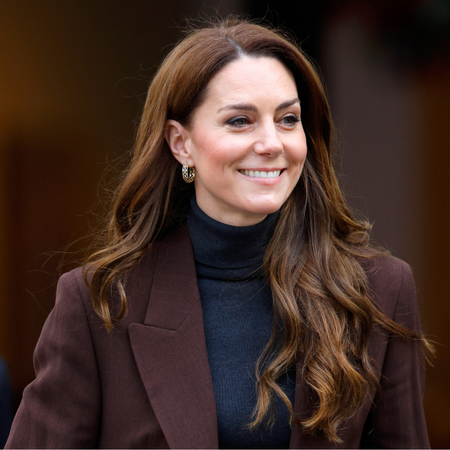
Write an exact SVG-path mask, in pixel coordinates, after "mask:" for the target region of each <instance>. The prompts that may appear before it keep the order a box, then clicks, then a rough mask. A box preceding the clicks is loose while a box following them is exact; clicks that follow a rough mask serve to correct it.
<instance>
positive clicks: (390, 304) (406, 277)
mask: <svg viewBox="0 0 450 450" xmlns="http://www.w3.org/2000/svg"><path fill="white" fill-rule="evenodd" d="M362 266H363V268H364V270H365V272H366V275H367V278H368V282H369V290H370V294H371V296H372V299H373V301H374V302H375V303H376V304H377V305H378V306H379V307H380V308H381V309H382V311H383V312H384V313H385V314H386V315H387V316H388V317H390V318H394V316H395V315H396V314H397V313H398V312H399V310H403V309H405V308H406V310H416V309H417V305H416V286H415V282H414V276H413V272H412V270H411V267H410V266H409V264H407V263H406V262H405V261H403V260H401V259H399V258H396V257H394V256H391V255H380V256H376V257H374V258H370V259H368V260H365V261H364V262H363V263H362Z"/></svg>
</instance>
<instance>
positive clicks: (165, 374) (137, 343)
mask: <svg viewBox="0 0 450 450" xmlns="http://www.w3.org/2000/svg"><path fill="white" fill-rule="evenodd" d="M151 252H152V253H153V258H154V265H153V274H152V273H147V274H146V276H147V277H149V278H151V279H152V280H153V281H152V287H151V291H150V294H149V301H148V308H147V312H146V315H145V319H144V324H138V323H133V324H130V326H129V334H130V341H131V346H132V349H133V353H134V356H135V359H136V362H137V366H138V369H139V372H140V375H141V378H142V381H143V383H144V387H145V389H146V391H147V394H148V397H149V399H150V403H151V405H152V408H153V410H154V412H155V415H156V417H157V419H158V422H159V424H160V426H161V429H162V431H163V433H164V435H165V437H166V440H167V442H168V444H169V447H170V448H217V447H218V435H217V419H216V406H215V400H214V392H213V386H212V381H211V374H210V369H209V364H208V357H207V353H206V343H205V337H204V329H203V317H202V309H201V304H200V296H199V293H198V288H197V277H196V274H195V264H194V256H193V251H192V245H191V242H190V239H189V234H188V231H187V229H186V228H181V229H179V230H176V231H175V232H173V233H171V234H170V235H169V236H167V237H166V238H165V239H164V240H163V241H161V242H158V243H157V244H154V246H153V248H152V249H151ZM140 281H141V282H142V283H143V284H145V283H146V282H147V283H148V278H147V280H140ZM133 284H134V283H133Z"/></svg>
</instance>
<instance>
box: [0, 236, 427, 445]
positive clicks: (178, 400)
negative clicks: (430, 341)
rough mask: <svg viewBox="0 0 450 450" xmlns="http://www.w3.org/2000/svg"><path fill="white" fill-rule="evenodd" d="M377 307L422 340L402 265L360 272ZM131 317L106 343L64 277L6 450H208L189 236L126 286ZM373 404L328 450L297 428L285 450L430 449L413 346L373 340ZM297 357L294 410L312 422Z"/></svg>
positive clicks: (210, 418) (77, 283) (79, 291)
mask: <svg viewBox="0 0 450 450" xmlns="http://www.w3.org/2000/svg"><path fill="white" fill-rule="evenodd" d="M367 273H368V276H369V280H370V286H371V289H372V291H373V294H374V300H375V301H376V302H377V303H378V304H379V305H380V306H381V307H382V309H383V310H384V311H385V313H386V314H387V315H388V316H389V317H391V318H393V319H394V320H396V321H397V322H399V323H401V324H403V325H405V326H406V327H408V328H411V329H419V317H418V312H417V306H416V300H415V288H414V281H413V278H412V274H411V270H410V268H409V266H408V265H407V264H405V263H404V262H402V261H400V260H398V259H395V258H393V257H380V258H377V259H376V260H374V261H372V262H370V264H369V266H368V267H367ZM126 290H127V295H128V299H129V311H128V314H127V315H126V317H125V318H124V319H123V320H122V321H120V322H119V323H118V324H117V325H116V329H115V330H114V331H113V332H111V333H108V332H107V331H106V330H105V328H104V327H103V325H102V322H101V321H100V320H99V318H98V317H97V316H96V314H95V313H94V311H93V309H92V306H91V300H90V298H89V292H88V289H87V288H86V285H85V283H84V282H83V279H82V274H81V270H80V269H76V270H74V271H72V272H70V273H67V274H65V275H64V276H62V277H61V280H60V282H59V284H58V289H57V294H56V304H55V307H54V309H53V311H52V312H51V314H50V316H49V317H48V319H47V321H46V323H45V325H44V328H43V330H42V334H41V337H40V339H39V342H38V344H37V347H36V351H35V356H34V364H35V369H36V380H35V381H33V382H32V383H31V384H30V385H29V386H28V387H27V388H26V389H25V391H24V394H23V399H22V403H21V405H20V407H19V410H18V412H17V415H16V417H15V420H14V424H13V427H12V430H11V434H10V436H9V440H8V442H7V447H8V448H43V447H47V448H67V447H70V448H82V447H90V448H92V447H101V448H133V447H142V448H143V447H149V448H217V446H218V437H217V423H216V411H215V402H214V395H213V387H212V382H211V376H210V370H209V367H208V359H207V353H206V345H205V337H204V331H203V321H202V308H201V303H200V297H199V293H198V289H197V282H196V274H195V265H194V257H193V252H192V246H191V243H190V239H189V235H188V232H187V230H186V229H180V230H177V231H176V232H174V233H172V234H171V235H169V236H168V237H167V238H165V239H164V240H163V241H162V242H159V243H156V244H154V246H153V247H152V249H151V251H149V252H148V253H147V254H146V255H145V257H144V258H143V260H142V261H141V262H140V263H139V264H138V265H137V266H136V267H135V268H134V269H133V270H132V272H131V273H130V275H129V277H128V281H127V283H126ZM370 354H371V356H372V357H373V358H374V359H375V361H376V362H377V365H378V367H379V368H381V369H382V375H380V382H381V385H382V388H383V390H382V394H381V396H376V397H375V398H374V399H368V400H367V401H366V402H365V404H364V406H363V408H362V409H361V411H360V412H359V413H358V414H357V415H356V416H355V417H353V418H352V419H351V420H349V421H348V423H347V424H346V425H345V427H344V428H343V429H342V431H341V432H340V436H341V438H342V440H343V444H341V445H340V446H336V445H334V444H332V443H331V442H329V441H328V440H327V439H326V438H325V437H324V435H323V434H321V433H319V434H318V435H317V436H315V437H312V436H308V435H306V434H303V433H302V429H301V427H300V426H299V425H294V426H293V429H292V436H291V444H290V447H291V448H328V447H331V448H334V447H343V448H357V447H376V448H381V447H395V448H424V447H429V443H428V437H427V431H426V426H425V419H424V414H423V408H422V395H423V387H424V363H423V358H422V356H421V354H420V351H419V348H418V345H417V344H416V343H414V342H411V341H408V342H406V341H405V340H403V339H401V338H398V337H396V338H388V337H386V336H384V335H382V334H381V333H380V332H379V331H374V332H373V334H372V336H371V340H370ZM301 373H302V358H301V355H299V359H298V369H297V390H296V393H295V404H294V410H295V413H296V415H297V416H298V417H299V418H306V417H308V415H309V414H310V412H311V408H312V406H313V405H312V401H311V398H310V394H309V393H308V391H307V390H306V388H305V386H304V385H303V384H302V376H301Z"/></svg>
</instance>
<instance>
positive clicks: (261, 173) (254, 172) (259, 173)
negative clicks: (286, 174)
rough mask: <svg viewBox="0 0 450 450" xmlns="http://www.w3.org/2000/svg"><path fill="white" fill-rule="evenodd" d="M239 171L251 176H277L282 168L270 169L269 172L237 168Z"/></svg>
mask: <svg viewBox="0 0 450 450" xmlns="http://www.w3.org/2000/svg"><path fill="white" fill-rule="evenodd" d="M239 172H240V173H242V174H243V175H246V176H247V177H251V178H277V177H279V176H280V174H281V172H282V170H272V171H270V172H266V171H264V170H239Z"/></svg>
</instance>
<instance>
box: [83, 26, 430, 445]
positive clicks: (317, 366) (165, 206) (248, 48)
mask: <svg viewBox="0 0 450 450" xmlns="http://www.w3.org/2000/svg"><path fill="white" fill-rule="evenodd" d="M245 55H248V56H252V57H270V58H276V59H277V60H279V61H281V62H282V63H283V64H284V65H285V66H286V67H287V68H288V69H289V70H290V71H291V72H292V74H293V76H294V78H295V82H296V86H297V90H298V94H299V97H300V101H301V105H302V113H301V115H302V124H303V127H304V130H305V133H306V138H307V146H308V153H307V157H306V161H305V165H304V169H303V173H302V176H301V178H300V180H299V182H298V183H297V186H296V187H295V188H294V190H293V192H292V194H291V195H290V197H289V198H288V200H287V201H286V202H285V204H284V205H283V207H282V210H281V213H280V217H279V219H278V222H277V225H276V228H275V231H274V235H273V237H272V239H271V241H270V243H269V245H268V248H267V250H266V252H265V256H264V269H265V273H266V277H267V280H268V282H269V284H270V287H271V290H272V294H273V304H274V311H275V323H274V331H273V334H272V337H271V340H270V342H269V343H268V344H267V346H266V348H265V350H264V352H263V354H262V355H261V357H260V359H259V361H258V365H257V380H258V397H257V405H256V407H255V410H254V414H253V417H252V421H251V423H250V424H249V425H248V426H249V427H250V428H254V427H256V426H259V425H260V424H261V423H262V422H264V421H265V420H266V419H267V420H268V423H269V424H270V422H271V420H273V415H274V411H273V395H274V394H275V395H278V396H280V397H281V398H282V399H283V401H284V402H285V404H286V405H287V407H288V408H289V410H290V412H291V423H292V422H296V421H298V419H297V418H295V417H294V413H293V408H292V404H291V402H290V401H289V399H288V397H287V396H286V394H285V393H284V392H283V391H282V390H281V389H280V387H279V386H278V384H277V379H278V378H279V377H280V375H281V374H283V372H285V371H286V370H287V369H288V368H289V367H291V366H292V365H293V364H295V362H296V358H297V356H298V355H299V352H302V353H303V355H304V365H303V374H302V375H303V380H304V382H305V383H306V385H307V386H308V387H309V389H310V390H311V393H312V395H313V396H315V398H316V400H317V401H316V407H315V409H314V410H313V412H312V415H311V416H310V417H309V418H307V420H304V421H303V422H301V423H302V425H303V429H304V431H306V432H311V433H314V432H316V431H318V430H322V431H323V432H324V433H325V434H326V436H327V437H328V438H329V439H330V440H332V441H334V442H339V441H340V440H339V437H338V435H337V431H338V430H339V426H340V425H341V424H342V423H343V421H345V420H346V419H348V418H349V417H351V416H352V415H353V414H354V413H355V412H357V411H358V410H359V408H360V407H361V405H362V403H363V401H364V400H365V398H366V396H367V395H368V394H369V393H371V392H373V391H374V390H376V389H377V388H378V387H379V384H378V381H377V377H376V376H375V372H374V368H373V367H372V365H371V362H370V358H369V355H368V350H367V346H368V339H369V335H370V333H371V330H372V329H373V326H374V324H379V325H381V326H382V327H384V328H385V329H387V330H388V331H390V332H393V333H395V334H398V335H401V336H403V337H415V338H419V339H422V338H421V336H417V335H416V334H415V333H414V332H411V331H408V330H406V329H404V328H402V327H401V326H400V325H397V324H396V323H395V322H393V321H392V320H390V319H388V318H387V317H386V316H384V315H383V313H382V312H380V311H379V310H378V308H377V307H376V306H375V305H374V303H373V302H372V301H371V299H370V296H369V289H368V282H367V276H366V275H365V272H364V270H363V268H362V266H361V261H362V260H363V259H364V258H368V257H372V256H375V255H376V254H378V252H377V251H375V250H374V249H372V248H371V247H370V245H369V230H370V226H369V224H368V223H366V222H363V221H358V220H355V219H354V218H353V217H352V214H351V212H350V211H349V209H348V207H347V206H346V203H345V201H344V198H343V196H342V194H341V191H340V189H339V185H338V182H337V179H336V176H335V173H334V170H333V165H332V154H331V153H332V147H333V145H332V144H333V142H332V141H333V126H332V120H331V116H330V111H329V106H328V102H327V99H326V95H325V92H324V89H323V86H322V83H321V81H320V78H319V76H318V74H317V71H316V70H315V68H314V67H313V65H312V63H311V62H310V61H309V60H308V58H307V57H306V55H305V54H304V53H303V52H302V51H301V49H300V48H299V47H298V46H297V45H296V44H295V43H294V42H293V41H292V40H290V39H289V38H288V37H286V36H284V35H283V34H282V33H280V32H278V31H274V30H272V29H269V28H266V27H263V26H260V25H257V24H253V23H249V22H247V21H242V20H238V19H230V20H225V21H220V22H217V23H212V24H208V25H207V26H206V27H204V28H198V29H193V30H191V31H190V32H189V33H188V34H187V36H186V37H185V38H184V39H183V40H182V41H181V42H180V43H179V44H178V45H177V46H176V47H175V48H174V49H173V50H172V51H171V52H170V53H169V54H168V56H167V57H166V58H165V60H164V61H163V63H162V65H161V66H160V68H159V70H158V72H157V73H156V75H155V77H154V79H153V81H152V83H151V85H150V88H149V92H148V96H147V100H146V103H145V106H144V110H143V114H142V119H141V122H140V127H139V129H138V133H137V139H136V145H135V148H134V153H133V158H132V161H131V164H130V166H129V168H128V170H127V172H126V173H125V176H124V178H123V181H122V183H121V185H120V186H119V188H118V190H117V192H116V196H115V200H114V204H113V208H112V213H111V215H110V218H109V225H108V230H107V242H106V244H105V245H104V247H103V249H101V250H100V251H98V252H96V253H94V254H93V255H91V257H90V258H89V259H88V262H87V264H86V266H85V279H86V281H87V282H88V283H89V287H90V291H91V296H92V301H93V306H94V309H95V311H96V312H97V314H98V315H99V316H100V317H101V318H102V320H103V321H104V324H105V326H106V328H107V329H109V330H112V329H113V327H114V325H113V324H114V322H115V321H118V320H120V319H121V318H123V317H124V315H125V313H126V310H127V299H126V295H125V289H124V284H123V279H124V276H125V274H126V273H127V272H128V271H129V270H130V269H131V268H132V267H133V266H134V265H135V264H136V263H137V262H138V261H139V260H140V259H141V258H142V256H143V255H144V254H145V253H146V252H147V251H148V250H149V248H150V247H151V245H152V243H153V242H155V241H156V240H158V239H161V238H162V237H164V236H165V235H166V234H167V233H168V232H169V231H170V230H172V229H174V228H176V227H178V226H180V225H181V224H182V223H183V221H184V220H185V218H186V214H187V210H188V208H189V200H190V197H191V196H192V195H193V187H192V185H188V184H186V183H183V181H182V179H181V176H180V170H179V169H180V166H179V163H178V162H177V161H176V160H175V158H174V157H173V155H172V154H171V151H170V149H169V147H168V145H167V143H166V141H165V139H164V129H165V126H166V121H167V120H168V119H174V120H177V121H179V122H180V123H182V124H184V125H186V126H189V124H190V121H191V119H192V116H193V113H194V112H195V110H196V108H197V107H198V106H199V105H200V104H201V103H202V101H203V99H204V97H205V95H206V91H207V86H208V82H209V81H210V80H211V78H212V77H213V76H214V75H215V74H216V73H218V72H219V71H220V70H221V69H222V68H223V67H224V66H226V65H227V64H228V63H230V62H231V61H234V60H236V59H238V58H240V57H242V56H245ZM88 275H89V276H88ZM112 288H115V289H117V290H118V292H119V294H120V308H119V310H117V311H116V310H115V309H114V310H115V311H116V312H117V314H115V315H114V314H112V308H111V306H112V305H111V304H110V293H111V290H112ZM280 326H282V328H283V329H284V330H285V337H284V341H283V344H282V346H281V348H279V347H277V346H276V344H275V341H276V339H275V336H276V334H277V329H279V327H280ZM275 347H276V351H275Z"/></svg>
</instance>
